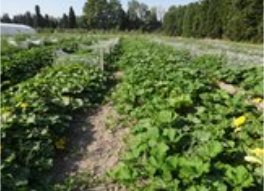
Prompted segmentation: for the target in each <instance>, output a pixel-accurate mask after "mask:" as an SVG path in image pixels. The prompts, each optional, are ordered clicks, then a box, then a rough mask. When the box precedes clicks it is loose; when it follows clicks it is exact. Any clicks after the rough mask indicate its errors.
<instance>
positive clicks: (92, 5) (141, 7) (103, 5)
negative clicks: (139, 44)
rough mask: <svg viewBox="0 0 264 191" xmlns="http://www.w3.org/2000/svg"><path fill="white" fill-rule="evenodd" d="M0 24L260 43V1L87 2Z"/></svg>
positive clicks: (21, 15) (261, 1) (102, 0)
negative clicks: (59, 13) (153, 4)
mask: <svg viewBox="0 0 264 191" xmlns="http://www.w3.org/2000/svg"><path fill="white" fill-rule="evenodd" d="M1 22H5V23H22V24H26V25H29V26H32V27H34V28H84V29H88V30H94V29H95V30H139V31H143V32H153V31H163V32H164V33H165V34H167V35H171V36H184V37H196V38H205V37H208V38H219V39H221V38H227V39H231V40H235V41H254V42H263V0H200V1H197V2H194V3H190V4H188V5H185V6H171V7H170V8H169V9H168V11H167V12H166V13H165V12H164V11H163V10H162V9H160V7H149V6H148V5H146V4H145V3H140V2H139V1H137V0H131V1H129V2H128V6H127V10H126V11H125V10H124V9H123V8H122V5H121V3H120V1H119V0H87V1H86V3H85V4H84V7H83V14H82V15H81V16H76V15H75V12H74V10H73V8H72V7H70V8H69V11H68V14H63V15H62V16H61V17H59V18H55V17H52V16H50V15H48V14H45V15H44V16H43V15H42V14H41V11H40V7H39V6H38V5H37V6H35V13H33V14H32V13H30V12H26V13H25V14H20V15H15V16H13V18H10V17H9V16H8V14H4V15H3V16H2V17H1Z"/></svg>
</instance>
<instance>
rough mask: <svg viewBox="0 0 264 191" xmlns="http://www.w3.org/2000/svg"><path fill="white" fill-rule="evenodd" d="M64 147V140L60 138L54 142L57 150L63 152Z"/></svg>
mask: <svg viewBox="0 0 264 191" xmlns="http://www.w3.org/2000/svg"><path fill="white" fill-rule="evenodd" d="M65 146H66V138H65V137H62V138H60V139H59V140H57V141H56V142H55V147H56V148H57V149H59V150H64V149H65Z"/></svg>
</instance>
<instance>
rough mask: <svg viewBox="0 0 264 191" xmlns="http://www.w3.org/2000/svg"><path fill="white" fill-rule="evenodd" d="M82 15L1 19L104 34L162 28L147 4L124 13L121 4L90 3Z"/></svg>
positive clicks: (111, 1) (116, 1) (130, 4)
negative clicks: (106, 32) (81, 29)
mask: <svg viewBox="0 0 264 191" xmlns="http://www.w3.org/2000/svg"><path fill="white" fill-rule="evenodd" d="M83 13H84V14H83V15H81V16H76V15H75V13H74V10H73V8H72V7H70V9H69V13H68V14H63V15H62V17H60V18H54V17H52V16H49V15H47V14H45V15H44V16H43V15H42V14H41V12H40V7H39V6H38V5H37V6H36V7H35V13H34V14H31V13H30V12H26V13H25V14H20V15H15V16H14V17H13V18H10V17H9V15H8V14H4V15H3V16H2V17H1V22H5V23H21V24H26V25H29V26H32V27H34V28H85V29H100V30H101V29H102V30H112V29H115V30H142V31H147V32H151V31H155V30H158V29H160V28H161V22H160V21H159V20H158V18H157V15H158V14H157V8H154V7H153V8H149V7H148V6H147V5H146V4H144V3H140V2H138V1H136V0H131V1H130V2H128V10H127V11H126V12H125V11H124V10H123V8H122V5H121V3H120V1H119V0H87V2H86V3H85V5H84V8H83Z"/></svg>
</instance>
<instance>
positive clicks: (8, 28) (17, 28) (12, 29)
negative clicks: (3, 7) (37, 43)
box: [0, 23, 36, 35]
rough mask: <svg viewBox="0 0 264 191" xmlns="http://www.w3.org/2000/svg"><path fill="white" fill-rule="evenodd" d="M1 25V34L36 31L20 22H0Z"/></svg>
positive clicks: (32, 32) (31, 32)
mask: <svg viewBox="0 0 264 191" xmlns="http://www.w3.org/2000/svg"><path fill="white" fill-rule="evenodd" d="M0 26H1V34H4V35H15V34H35V33H36V31H35V30H34V29H33V28H31V27H29V26H26V25H21V24H7V23H0Z"/></svg>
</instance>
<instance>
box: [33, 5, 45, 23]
mask: <svg viewBox="0 0 264 191" xmlns="http://www.w3.org/2000/svg"><path fill="white" fill-rule="evenodd" d="M34 27H35V28H38V27H43V18H42V15H41V13H40V7H39V5H36V6H35V16H34Z"/></svg>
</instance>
